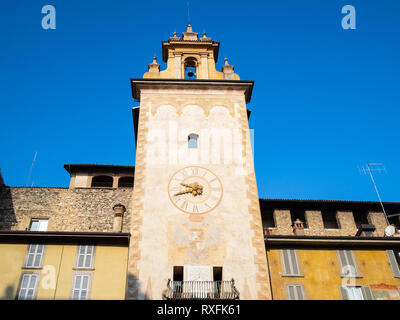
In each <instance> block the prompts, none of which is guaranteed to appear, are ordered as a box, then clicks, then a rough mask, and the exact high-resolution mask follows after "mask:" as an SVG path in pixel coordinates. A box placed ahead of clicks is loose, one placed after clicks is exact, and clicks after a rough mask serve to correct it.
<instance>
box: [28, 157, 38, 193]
mask: <svg viewBox="0 0 400 320" xmlns="http://www.w3.org/2000/svg"><path fill="white" fill-rule="evenodd" d="M36 155H37V151H36V152H35V156H34V157H33V161H32V165H31V170H30V171H29V176H28V181H27V182H26V186H27V187H28V186H29V180H30V179H31V174H32V169H33V165H34V164H35V160H36ZM32 186H33V183H32Z"/></svg>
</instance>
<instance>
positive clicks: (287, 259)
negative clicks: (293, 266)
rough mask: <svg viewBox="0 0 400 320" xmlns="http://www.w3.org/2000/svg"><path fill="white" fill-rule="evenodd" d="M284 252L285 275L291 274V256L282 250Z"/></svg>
mask: <svg viewBox="0 0 400 320" xmlns="http://www.w3.org/2000/svg"><path fill="white" fill-rule="evenodd" d="M281 252H282V264H283V273H284V274H285V275H286V274H290V263H289V254H288V250H281Z"/></svg>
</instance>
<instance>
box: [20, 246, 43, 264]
mask: <svg viewBox="0 0 400 320" xmlns="http://www.w3.org/2000/svg"><path fill="white" fill-rule="evenodd" d="M43 253H44V245H43V244H30V245H29V246H28V250H27V253H26V257H25V263H24V268H41V267H42V260H43Z"/></svg>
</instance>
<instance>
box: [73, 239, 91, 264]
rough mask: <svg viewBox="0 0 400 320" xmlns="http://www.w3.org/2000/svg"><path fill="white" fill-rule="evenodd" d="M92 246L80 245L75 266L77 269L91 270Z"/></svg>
mask: <svg viewBox="0 0 400 320" xmlns="http://www.w3.org/2000/svg"><path fill="white" fill-rule="evenodd" d="M93 256H94V245H89V244H81V245H79V247H78V252H77V256H76V265H75V267H76V268H78V269H92V268H93Z"/></svg>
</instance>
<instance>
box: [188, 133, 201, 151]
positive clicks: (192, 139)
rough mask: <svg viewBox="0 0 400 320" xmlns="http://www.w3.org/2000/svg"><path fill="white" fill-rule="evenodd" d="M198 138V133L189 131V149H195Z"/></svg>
mask: <svg viewBox="0 0 400 320" xmlns="http://www.w3.org/2000/svg"><path fill="white" fill-rule="evenodd" d="M198 138H199V135H197V134H195V133H191V134H189V136H188V147H189V148H190V149H197V139H198Z"/></svg>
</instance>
